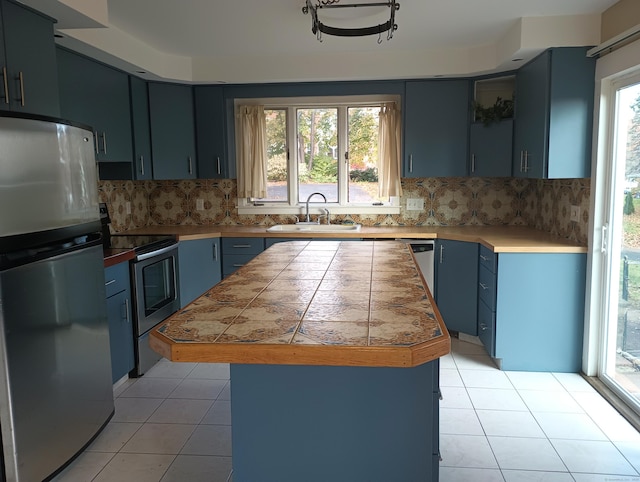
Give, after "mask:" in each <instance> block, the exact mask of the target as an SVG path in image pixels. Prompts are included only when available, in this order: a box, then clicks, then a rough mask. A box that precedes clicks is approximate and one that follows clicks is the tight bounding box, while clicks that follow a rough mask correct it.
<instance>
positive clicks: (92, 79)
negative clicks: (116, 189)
mask: <svg viewBox="0 0 640 482" xmlns="http://www.w3.org/2000/svg"><path fill="white" fill-rule="evenodd" d="M57 52H58V79H59V83H60V110H61V115H62V117H63V118H65V119H68V120H71V121H76V122H81V123H83V124H87V125H89V126H91V127H92V128H93V131H94V132H93V135H94V147H95V152H96V160H97V161H99V162H100V163H102V162H116V163H119V164H122V166H123V167H124V168H125V169H126V170H127V173H128V177H127V179H131V163H132V160H133V147H132V140H131V114H130V102H129V78H128V75H127V74H125V73H124V72H121V71H119V70H116V69H113V68H111V67H108V66H107V65H104V64H101V63H99V62H96V61H95V60H92V59H89V58H87V57H84V56H82V55H79V54H76V53H74V52H71V51H69V50H66V49H63V48H60V47H59V48H58V51H57ZM112 167H113V168H114V169H115V168H116V166H112Z"/></svg>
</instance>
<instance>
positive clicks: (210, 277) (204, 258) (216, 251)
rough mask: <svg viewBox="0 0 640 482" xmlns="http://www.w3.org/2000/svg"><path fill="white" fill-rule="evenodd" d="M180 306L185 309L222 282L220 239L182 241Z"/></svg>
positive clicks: (180, 255) (180, 248) (179, 250)
mask: <svg viewBox="0 0 640 482" xmlns="http://www.w3.org/2000/svg"><path fill="white" fill-rule="evenodd" d="M178 257H179V259H180V263H179V268H180V306H181V307H185V306H186V305H188V304H189V303H191V302H192V301H193V300H195V299H196V298H198V297H199V296H200V295H202V294H203V293H205V292H206V291H208V290H209V289H211V288H212V287H213V286H214V285H216V284H217V283H219V282H220V280H221V279H222V275H221V264H220V239H219V238H208V239H195V240H189V241H180V244H178Z"/></svg>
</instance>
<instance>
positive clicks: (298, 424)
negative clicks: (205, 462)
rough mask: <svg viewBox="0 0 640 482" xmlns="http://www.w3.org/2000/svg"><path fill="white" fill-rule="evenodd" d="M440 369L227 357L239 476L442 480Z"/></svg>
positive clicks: (278, 481) (336, 481)
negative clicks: (234, 360) (277, 362)
mask: <svg viewBox="0 0 640 482" xmlns="http://www.w3.org/2000/svg"><path fill="white" fill-rule="evenodd" d="M438 370H439V360H438V359H436V360H434V361H432V362H429V363H425V364H423V365H420V366H417V367H414V368H387V367H385V368H373V367H324V366H287V365H240V364H233V365H231V387H232V388H231V416H232V421H233V423H232V439H233V442H232V443H233V480H234V482H255V481H257V480H259V481H261V482H300V481H301V480H304V481H305V482H326V481H329V480H330V481H332V482H353V481H356V480H363V481H364V480H366V481H368V482H377V481H380V482H388V481H390V480H402V481H404V482H413V481H416V482H418V481H425V480H429V481H432V482H437V480H438V429H439V427H438Z"/></svg>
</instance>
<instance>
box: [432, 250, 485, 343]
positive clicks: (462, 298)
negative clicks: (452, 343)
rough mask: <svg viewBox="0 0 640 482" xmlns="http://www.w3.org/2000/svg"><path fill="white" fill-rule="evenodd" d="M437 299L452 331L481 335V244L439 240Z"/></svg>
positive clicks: (436, 279)
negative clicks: (479, 267) (479, 296)
mask: <svg viewBox="0 0 640 482" xmlns="http://www.w3.org/2000/svg"><path fill="white" fill-rule="evenodd" d="M435 281H436V282H435V299H436V304H437V305H438V309H439V310H440V314H441V315H442V319H443V320H444V324H445V325H446V326H447V328H448V329H449V330H450V331H457V332H460V333H466V334H468V335H473V336H476V335H477V334H478V328H477V326H478V315H477V307H478V284H477V283H478V244H477V243H467V242H463V241H450V240H445V239H438V240H436V253H435Z"/></svg>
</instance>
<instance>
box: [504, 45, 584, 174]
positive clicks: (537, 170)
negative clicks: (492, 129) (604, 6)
mask: <svg viewBox="0 0 640 482" xmlns="http://www.w3.org/2000/svg"><path fill="white" fill-rule="evenodd" d="M586 51H587V48H583V47H571V48H557V49H550V50H547V51H546V52H544V53H542V54H541V55H539V56H538V57H536V58H535V59H533V60H532V61H531V62H529V63H528V64H526V65H524V66H523V67H522V68H520V70H518V73H517V75H516V103H515V108H516V112H515V117H516V121H515V127H514V154H513V175H514V176H518V177H533V178H550V179H552V178H583V177H589V176H590V175H591V136H592V129H593V125H592V121H593V95H594V75H595V60H594V59H592V58H588V57H587V56H586Z"/></svg>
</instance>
